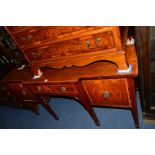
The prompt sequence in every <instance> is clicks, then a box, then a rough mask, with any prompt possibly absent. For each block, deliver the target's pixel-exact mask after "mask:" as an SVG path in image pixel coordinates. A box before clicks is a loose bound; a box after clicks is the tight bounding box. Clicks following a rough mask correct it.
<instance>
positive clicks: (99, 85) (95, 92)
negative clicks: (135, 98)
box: [83, 79, 130, 107]
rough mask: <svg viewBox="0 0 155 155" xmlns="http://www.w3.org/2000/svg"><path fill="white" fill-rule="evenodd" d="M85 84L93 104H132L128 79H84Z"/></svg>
mask: <svg viewBox="0 0 155 155" xmlns="http://www.w3.org/2000/svg"><path fill="white" fill-rule="evenodd" d="M83 85H84V88H85V90H86V92H87V94H88V96H89V98H90V100H91V102H92V104H93V105H99V106H102V105H103V106H104V105H107V106H116V107H117V106H121V105H130V99H129V92H128V83H127V79H104V80H84V81H83Z"/></svg>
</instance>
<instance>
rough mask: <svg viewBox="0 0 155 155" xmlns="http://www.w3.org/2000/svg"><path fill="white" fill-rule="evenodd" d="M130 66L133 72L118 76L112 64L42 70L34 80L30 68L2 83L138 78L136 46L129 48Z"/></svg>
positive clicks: (102, 63)
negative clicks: (41, 73) (40, 75)
mask: <svg viewBox="0 0 155 155" xmlns="http://www.w3.org/2000/svg"><path fill="white" fill-rule="evenodd" d="M126 51H127V52H126V55H127V61H128V64H132V72H131V73H127V74H117V66H116V65H115V64H113V63H110V62H96V63H92V64H89V65H87V66H85V67H72V68H66V67H65V68H63V69H52V68H42V69H41V71H42V72H43V75H42V77H41V78H39V79H35V80H33V79H32V77H33V71H32V69H31V67H30V66H26V67H25V68H24V69H22V70H17V69H14V70H12V71H11V72H10V73H9V74H8V75H7V76H6V77H5V78H4V79H3V80H2V81H1V82H18V81H22V82H23V83H44V82H47V81H48V82H76V81H78V80H79V79H85V78H86V79H88V78H94V77H98V78H102V77H103V78H121V77H136V76H137V75H138V66H137V56H136V52H135V46H133V45H130V46H127V50H126Z"/></svg>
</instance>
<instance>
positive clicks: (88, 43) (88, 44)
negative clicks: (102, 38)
mask: <svg viewBox="0 0 155 155" xmlns="http://www.w3.org/2000/svg"><path fill="white" fill-rule="evenodd" d="M85 43H86V47H87V48H89V46H90V41H89V40H87V41H86V42H85Z"/></svg>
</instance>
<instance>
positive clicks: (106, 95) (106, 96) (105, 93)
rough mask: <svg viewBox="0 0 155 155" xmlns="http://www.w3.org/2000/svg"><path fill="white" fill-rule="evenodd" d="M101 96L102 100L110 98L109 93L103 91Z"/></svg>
mask: <svg viewBox="0 0 155 155" xmlns="http://www.w3.org/2000/svg"><path fill="white" fill-rule="evenodd" d="M102 96H103V97H104V98H109V97H110V96H111V93H110V92H108V91H105V92H104V93H103V94H102Z"/></svg>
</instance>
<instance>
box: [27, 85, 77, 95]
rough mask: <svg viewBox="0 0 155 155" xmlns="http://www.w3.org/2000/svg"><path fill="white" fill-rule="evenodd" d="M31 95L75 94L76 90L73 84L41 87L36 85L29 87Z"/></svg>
mask: <svg viewBox="0 0 155 155" xmlns="http://www.w3.org/2000/svg"><path fill="white" fill-rule="evenodd" d="M29 87H30V89H31V90H32V92H33V93H41V94H42V93H54V94H55V93H60V94H62V93H77V89H76V87H75V86H74V85H73V84H62V85H61V84H60V85H59V84H56V85H53V84H52V85H50V84H49V85H42V84H36V85H33V86H29Z"/></svg>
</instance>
